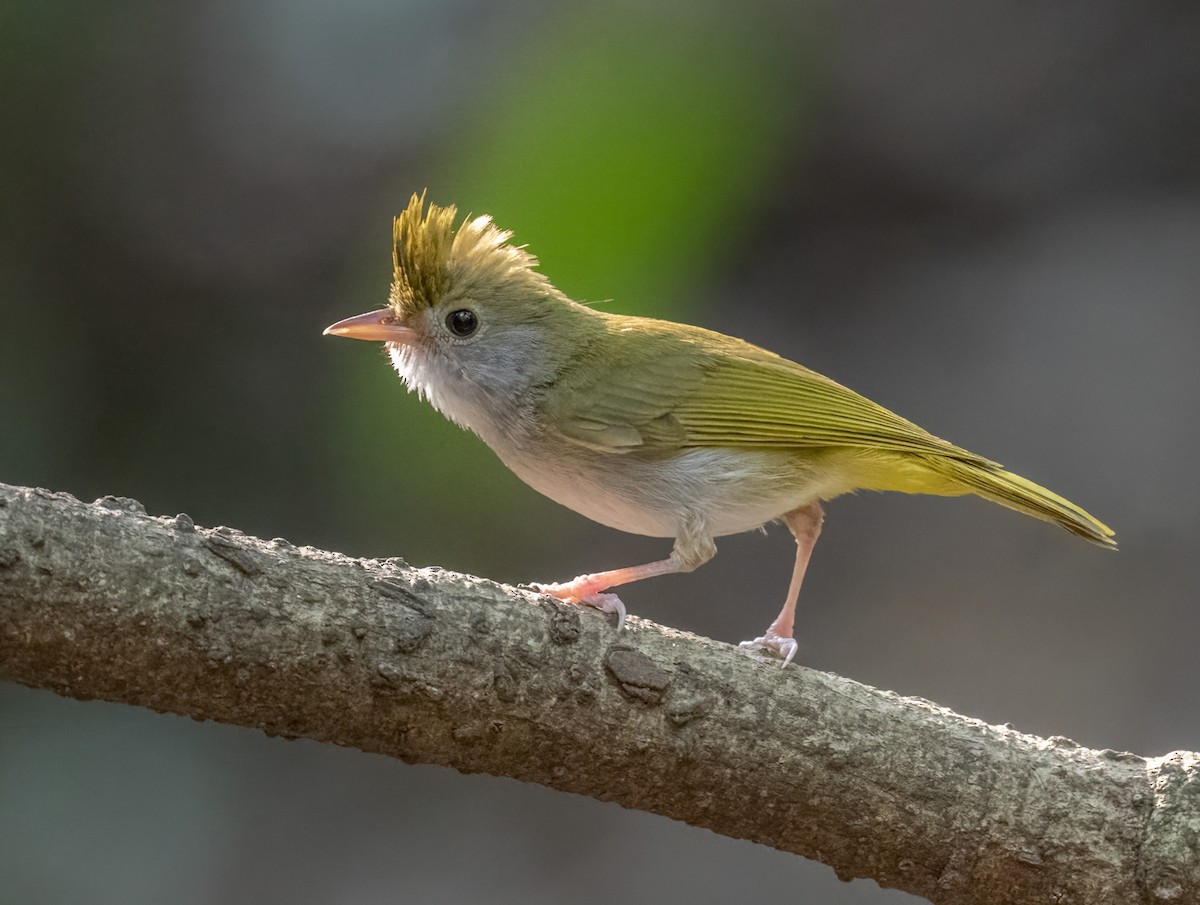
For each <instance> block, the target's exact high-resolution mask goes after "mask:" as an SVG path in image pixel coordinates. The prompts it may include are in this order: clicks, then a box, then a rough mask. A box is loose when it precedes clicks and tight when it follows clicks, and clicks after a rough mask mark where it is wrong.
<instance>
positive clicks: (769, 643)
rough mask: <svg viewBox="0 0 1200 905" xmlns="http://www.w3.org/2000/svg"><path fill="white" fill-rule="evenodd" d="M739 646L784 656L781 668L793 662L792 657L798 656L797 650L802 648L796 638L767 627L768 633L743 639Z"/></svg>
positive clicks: (744, 648)
mask: <svg viewBox="0 0 1200 905" xmlns="http://www.w3.org/2000/svg"><path fill="white" fill-rule="evenodd" d="M738 647H740V648H742V649H743V650H763V651H768V652H769V653H772V654H774V655H775V656H777V657H783V663H781V664H780V668H781V669H782V668H783V667H784V666H787V665H788V664H789V663H791V662H792V657H794V656H796V651H798V650H799V649H800V645H799V644H797V643H796V639H795V638H792V637H790V636H789V637H786V638H785V637H784V636H783V635H777V634H775V633H774V632H773V631H771V630H770V629H767V633H766V634H765V635H763V636H762V637H760V638H755V639H754V640H753V641H743V642H742V643H741V644H739V645H738Z"/></svg>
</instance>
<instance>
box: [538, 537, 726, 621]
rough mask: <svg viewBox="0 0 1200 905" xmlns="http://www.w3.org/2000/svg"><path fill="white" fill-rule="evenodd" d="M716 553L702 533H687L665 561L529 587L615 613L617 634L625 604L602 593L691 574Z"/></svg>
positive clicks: (677, 541) (712, 544) (714, 547)
mask: <svg viewBox="0 0 1200 905" xmlns="http://www.w3.org/2000/svg"><path fill="white" fill-rule="evenodd" d="M716 552H717V547H716V544H714V543H713V542H712V538H711V537H709V536H708V535H707V534H706V533H704V531H703V529H696V530H688V531H685V532H684V533H682V534H680V536H679V537H678V538H676V540H675V547H674V549H673V550H672V551H671V555H670V556H668V557H667V558H666V559H660V560H658V561H657V562H648V563H645V564H644V565H640V566H627V567H625V568H624V569H611V570H609V571H607V572H592V573H590V574H588V575H580V576H579V577H578V578H575V579H573V580H571V581H564V582H555V583H553V584H541V583H537V582H535V583H534V585H533V587H535V588H537V590H539V591H542V592H543V593H545V594H550V595H552V596H554V597H558V598H559V599H560V600H569V601H571V602H572V603H582V604H585V605H586V606H594V607H596V608H597V609H599V610H600V611H601V612H604V613H616V614H617V631H620V630H621V629H622V628H623V627H624V626H625V604H623V603H622V602H621V598H620V597H618V596H617V595H616V594H603V593H601V592H602V591H607V590H608V589H609V588H615V587H618V586H620V585H624V584H631V583H633V582H635V581H641V580H642V579H643V578H654V577H655V576H657V575H671V574H673V573H675V572H691V571H692V570H693V569H698V568H699V567H700V566H702V565H704V564H705V563H706V562H708V561H709V560H710V559H712V558H713V556H714V555H715V554H716Z"/></svg>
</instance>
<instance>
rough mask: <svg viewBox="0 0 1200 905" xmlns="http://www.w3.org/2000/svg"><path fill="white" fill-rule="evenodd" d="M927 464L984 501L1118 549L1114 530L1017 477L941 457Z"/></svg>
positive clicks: (1056, 496)
mask: <svg viewBox="0 0 1200 905" xmlns="http://www.w3.org/2000/svg"><path fill="white" fill-rule="evenodd" d="M929 464H930V465H931V466H932V468H933V470H934V471H936V472H938V473H940V474H942V475H944V476H945V477H947V478H949V479H950V480H952V481H954V482H955V483H957V484H960V485H962V486H963V487H965V488H967V490H969V491H970V492H971V493H974V494H977V495H978V496H981V497H983V498H984V499H985V500H991V501H992V502H994V503H999V504H1000V505H1001V506H1007V507H1008V508H1009V509H1015V510H1017V512H1024V513H1025V514H1026V515H1032V516H1033V517H1034V518H1040V519H1043V520H1044V521H1047V522H1054V524H1056V525H1061V526H1062V527H1063V528H1066V529H1067V530H1068V531H1070V532H1071V533H1072V534H1077V535H1079V536H1080V537H1082V538H1084V539H1085V540H1090V541H1091V542H1092V543H1095V544H1099V545H1100V546H1102V547H1108V548H1110V549H1114V550H1115V549H1116V547H1117V542H1116V541H1115V540H1114V539H1113V535H1114V532H1113V530H1112V529H1111V528H1109V527H1108V525H1106V524H1104V523H1103V522H1102V521H1100V520H1099V519H1098V518H1095V517H1094V516H1092V515H1090V514H1089V513H1087V512H1085V511H1084V510H1083V509H1080V508H1079V507H1078V506H1076V505H1075V504H1074V503H1072V502H1071V501H1070V500H1066V499H1063V498H1062V497H1060V496H1059V495H1058V494H1056V493H1053V492H1051V491H1049V490H1047V489H1046V488H1045V487H1042V486H1041V485H1039V484H1035V483H1033V481H1029V480H1026V479H1025V478H1023V477H1021V476H1020V475H1015V474H1013V473H1012V472H1009V471H1005V470H1004V469H1002V468H1000V466H998V465H995V466H991V467H988V466H987V465H983V466H981V465H976V464H973V463H970V462H962V461H959V460H957V459H950V458H942V457H937V458H931V459H930V460H929Z"/></svg>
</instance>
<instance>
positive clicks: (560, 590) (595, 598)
mask: <svg viewBox="0 0 1200 905" xmlns="http://www.w3.org/2000/svg"><path fill="white" fill-rule="evenodd" d="M577 584H578V579H576V580H575V581H569V582H566V583H558V582H554V583H552V584H543V583H541V582H539V581H535V582H533V583H532V584H531V585H530V587H532V588H533V589H534V590H537V591H541V592H542V593H543V594H549V595H550V596H551V597H557V598H558V599H559V600H566V601H569V602H571V603H579V604H582V605H583V606H590V607H595V608H596V609H598V610H599V611H600V612H602V613H616V614H617V631H618V632H620V631H621V630H622V629H623V628H625V604H624V603H622V602H621V598H620V597H618V596H617V595H616V594H599V593H597V594H579V593H577Z"/></svg>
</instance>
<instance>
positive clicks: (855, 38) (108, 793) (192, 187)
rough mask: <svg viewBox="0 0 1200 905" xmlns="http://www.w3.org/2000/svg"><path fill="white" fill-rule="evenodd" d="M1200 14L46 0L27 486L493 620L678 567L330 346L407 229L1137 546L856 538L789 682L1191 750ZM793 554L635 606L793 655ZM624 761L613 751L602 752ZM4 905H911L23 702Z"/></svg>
mask: <svg viewBox="0 0 1200 905" xmlns="http://www.w3.org/2000/svg"><path fill="white" fill-rule="evenodd" d="M1198 40H1200V9H1198V8H1195V7H1190V6H1185V5H1152V6H1145V5H1141V4H1135V3H1133V2H1115V0H1100V2H1089V3H1083V2H1071V3H1066V4H1054V5H1049V6H1048V5H1041V4H1009V3H1000V2H989V3H982V4H970V5H964V4H952V3H927V4H920V5H917V6H912V5H904V6H897V5H895V4H890V3H884V2H882V0H876V2H864V3H851V4H827V3H793V4H779V3H774V2H769V0H750V2H742V3H738V4H732V3H709V2H691V3H686V4H685V3H662V4H653V5H649V4H638V3H633V2H589V3H578V4H552V3H548V2H545V0H541V2H536V0H526V2H520V3H513V4H490V3H483V2H480V0H440V2H438V0H408V2H398V0H388V2H384V0H343V2H341V3H338V4H330V3H315V2H310V0H302V2H288V3H284V2H282V0H264V2H259V3H252V4H241V3H234V2H231V0H209V2H196V3H189V4H160V3H151V2H146V0H142V2H130V0H125V2H111V3H105V4H89V3H82V2H78V0H75V2H70V0H62V2H54V0H38V2H31V0H8V2H6V3H5V4H4V5H3V7H0V113H2V115H3V123H4V127H3V129H0V229H2V233H0V481H4V482H7V483H12V484H27V485H41V486H46V487H50V488H52V489H55V490H66V491H70V492H72V493H74V494H76V495H77V496H79V497H81V498H83V499H92V498H94V497H98V496H101V495H104V494H120V495H126V496H132V497H135V498H138V499H140V500H142V501H143V502H144V503H145V504H146V506H147V507H148V509H149V510H150V511H151V512H153V513H159V514H171V513H175V512H178V511H186V512H188V513H190V514H191V515H192V516H193V517H194V518H195V519H196V520H197V522H199V523H201V524H205V525H217V524H227V525H232V526H236V527H238V528H241V529H243V530H245V531H247V532H249V533H254V534H258V535H261V536H265V537H273V536H279V535H282V536H285V537H287V538H289V539H290V540H292V541H293V542H296V543H304V544H313V545H317V546H321V547H326V548H330V549H335V550H340V551H343V552H346V553H350V554H354V555H361V556H386V555H400V556H404V557H405V558H407V559H408V560H409V561H410V562H413V563H416V564H439V565H443V566H446V567H448V568H452V569H457V570H462V571H470V572H476V573H480V574H484V575H487V576H489V577H492V578H495V579H499V580H503V581H510V582H515V581H527V580H533V579H538V580H557V579H563V578H569V577H571V576H573V575H575V574H577V573H579V572H581V571H586V570H592V569H596V568H602V567H612V566H618V565H627V564H629V563H633V562H641V561H645V560H648V559H653V558H658V557H659V556H661V555H662V554H664V553H665V551H666V545H665V544H664V543H662V542H656V541H653V540H648V539H645V538H636V537H630V536H624V535H620V534H617V533H615V532H612V531H610V530H608V529H605V528H602V527H600V526H598V525H593V524H591V523H588V522H587V521H585V520H584V519H583V518H582V517H579V516H576V515H574V514H573V513H570V512H567V511H565V510H563V509H561V508H559V507H557V506H555V505H554V504H553V503H550V502H548V501H546V500H544V499H542V498H540V497H539V496H537V495H536V494H535V493H534V492H533V491H531V490H529V489H527V488H525V487H524V486H523V485H522V484H521V483H520V482H519V481H518V480H517V479H516V478H514V477H513V476H512V475H510V474H509V473H508V472H506V471H505V470H504V469H503V468H502V467H501V466H500V465H499V464H498V462H497V461H496V460H495V459H494V458H493V457H492V455H491V454H490V452H489V451H488V450H487V449H486V448H485V447H484V446H483V445H482V444H481V443H480V442H479V441H478V440H477V439H475V438H474V437H471V436H469V435H467V434H464V433H462V432H460V431H459V430H457V429H456V428H454V427H453V426H451V425H449V424H448V423H446V422H444V421H442V420H441V419H440V417H439V416H437V415H436V414H435V413H433V412H432V411H430V410H428V409H427V408H426V407H425V406H423V405H422V404H421V403H419V402H418V401H417V400H416V399H415V398H413V397H410V396H408V395H406V393H405V391H404V389H403V387H402V385H401V384H400V382H399V381H398V380H397V379H396V377H395V375H394V374H393V373H392V372H391V371H390V369H389V368H388V366H387V364H386V362H385V360H384V357H383V354H382V352H381V351H379V350H377V349H373V348H371V347H370V346H367V345H365V344H359V343H346V342H335V341H332V340H329V339H323V338H322V337H321V335H320V334H321V330H322V329H323V328H324V327H325V326H326V325H327V324H329V323H330V322H332V321H334V320H337V319H339V318H341V317H344V316H347V315H350V314H355V313H358V312H360V311H364V310H367V309H369V308H373V307H378V306H379V305H380V304H382V302H383V301H384V300H385V298H386V293H387V288H388V280H389V277H390V250H389V240H390V223H391V217H392V215H393V214H394V213H396V212H398V211H399V209H400V208H401V207H402V205H403V204H404V202H405V201H406V200H407V198H408V196H409V194H410V193H411V192H413V191H420V190H421V189H423V188H425V187H428V189H429V195H430V198H431V199H432V200H435V201H437V202H439V203H456V204H458V205H459V207H460V209H461V210H462V212H463V213H466V212H467V211H473V212H476V213H483V212H487V213H491V214H492V215H494V217H495V218H496V220H497V222H498V223H499V224H500V225H502V226H503V227H506V228H509V229H512V230H514V231H515V233H516V241H518V242H521V243H528V245H529V246H530V248H531V249H532V251H534V252H535V253H536V254H537V255H538V256H539V257H540V258H541V260H542V262H543V269H544V271H545V272H546V273H547V274H548V275H549V276H550V277H551V278H552V279H553V280H554V281H555V282H556V283H557V284H558V285H559V286H560V288H562V289H563V290H564V291H566V292H567V293H568V294H569V295H571V296H572V297H574V298H577V299H581V300H588V301H603V300H611V302H609V304H610V305H611V308H612V310H620V311H627V312H636V313H646V314H654V315H660V316H666V317H671V318H676V319H682V320H688V321H691V322H694V323H699V324H703V325H705V326H709V327H712V328H715V329H719V330H723V331H726V332H730V333H735V334H738V335H740V336H743V337H745V338H747V339H750V340H752V341H756V342H759V343H761V344H764V345H767V346H769V347H770V348H772V349H775V350H776V351H779V352H781V353H783V354H785V355H788V356H789V357H792V358H796V359H798V360H800V361H803V362H805V363H806V364H808V365H810V366H812V367H815V368H817V369H818V370H821V371H823V372H825V373H828V374H829V375H830V376H833V377H835V378H837V379H839V380H841V381H843V382H845V383H848V384H849V385H851V386H853V387H855V388H856V389H858V390H860V391H861V392H864V393H866V394H867V395H869V396H871V397H873V398H875V399H877V400H878V401H880V402H882V403H884V404H886V405H888V406H889V407H892V408H895V409H896V410H898V411H900V412H901V413H902V414H905V415H906V416H908V417H910V418H912V419H913V420H915V421H917V422H918V423H920V424H922V425H924V426H926V427H928V428H929V429H930V430H932V431H934V432H935V433H938V434H940V435H943V436H946V437H947V438H949V439H951V440H953V441H955V442H957V443H960V444H963V445H965V446H967V447H969V448H972V449H975V450H977V451H978V452H981V453H983V454H985V455H988V456H990V457H992V458H996V459H998V460H1000V461H1003V462H1005V463H1006V464H1007V465H1009V466H1010V467H1012V468H1013V469H1015V470H1017V471H1019V472H1020V473H1022V474H1025V475H1027V476H1028V477H1030V478H1033V479H1034V480H1037V481H1040V482H1044V483H1045V484H1047V485H1048V486H1050V487H1052V488H1053V489H1055V490H1057V491H1059V492H1061V493H1063V494H1065V495H1067V496H1068V497H1070V498H1071V499H1073V500H1075V501H1077V502H1079V503H1080V504H1082V505H1084V506H1085V507H1086V508H1088V509H1090V510H1091V511H1093V512H1095V513H1096V514H1097V515H1099V516H1100V517H1102V518H1104V519H1105V520H1106V521H1108V522H1109V523H1110V524H1112V525H1113V526H1114V527H1115V528H1116V529H1117V531H1118V539H1119V540H1120V542H1121V545H1122V550H1121V552H1120V553H1119V554H1116V555H1105V554H1104V553H1102V552H1100V551H1098V550H1096V549H1094V548H1091V547H1089V546H1088V545H1086V544H1083V543H1081V542H1079V541H1078V540H1076V539H1074V538H1071V537H1070V536H1069V535H1067V534H1066V533H1065V532H1061V531H1056V530H1054V529H1052V528H1050V527H1048V526H1045V525H1041V524H1038V523H1036V522H1034V521H1032V520H1029V519H1023V518H1021V517H1019V516H1016V515H1014V514H1011V513H1008V512H1005V511H1004V510H1001V509H1000V508H998V507H990V506H986V505H984V504H982V503H979V502H976V501H964V500H933V499H925V498H908V497H901V496H878V495H861V496H857V497H852V498H847V499H843V500H839V501H837V502H835V503H833V504H832V505H831V506H829V507H828V509H829V520H828V522H827V528H826V532H825V534H824V536H823V538H822V541H821V544H820V546H819V548H818V552H817V554H816V557H815V559H814V565H813V568H812V570H811V571H810V576H809V581H808V583H807V584H806V588H805V592H806V593H805V596H804V599H803V601H802V603H801V615H800V619H799V623H798V636H799V637H800V639H801V645H802V646H801V654H800V660H801V661H802V662H804V663H806V664H808V665H811V666H814V667H816V668H820V669H829V670H833V671H835V672H838V673H841V674H843V675H848V676H851V677H853V678H855V679H858V680H861V681H864V682H868V683H871V684H875V685H879V686H882V687H886V688H891V689H895V690H897V691H899V692H902V693H905V694H916V695H921V696H924V697H927V698H930V699H932V700H935V701H937V702H939V703H941V704H944V705H946V706H949V707H953V708H955V709H957V710H959V711H961V712H964V713H967V714H970V715H972V716H977V717H979V718H982V719H985V720H988V721H990V722H1006V721H1007V722H1012V723H1014V724H1015V725H1016V726H1017V727H1018V728H1019V729H1022V730H1025V731H1029V732H1035V733H1039V734H1043V735H1050V734H1062V735H1068V736H1071V737H1073V738H1075V739H1076V740H1078V741H1079V742H1080V743H1082V744H1086V745H1090V746H1093V747H1098V748H1102V747H1112V748H1122V749H1130V750H1134V751H1137V752H1139V753H1142V754H1161V753H1165V752H1166V751H1169V750H1172V749H1176V748H1188V749H1200V720H1198V719H1197V713H1198V711H1200V691H1198V690H1197V689H1198V688H1200V659H1198V658H1197V638H1198V637H1200V605H1198V604H1200V599H1198V598H1200V578H1198V576H1197V570H1196V569H1195V566H1194V560H1195V550H1196V546H1197V543H1198V541H1200V516H1198V515H1197V513H1198V512H1200V481H1198V480H1197V477H1196V471H1195V467H1194V459H1195V451H1196V450H1197V449H1200V418H1198V417H1197V415H1196V411H1197V395H1198V391H1200V355H1198V353H1197V347H1198V345H1200V298H1198V288H1197V287H1200V55H1198V54H1196V52H1195V48H1196V46H1197V41H1198ZM790 546H791V545H790V541H789V539H788V538H787V536H786V532H784V531H782V530H781V529H772V530H771V531H770V532H769V534H768V536H767V537H765V538H764V537H761V536H759V535H757V534H749V535H744V536H739V537H734V538H728V539H725V540H724V541H722V542H721V544H720V550H721V555H720V556H718V558H717V559H716V560H715V561H714V562H713V563H711V564H710V565H708V566H706V567H705V568H704V570H703V571H701V572H700V573H698V574H694V575H690V576H679V577H673V578H666V579H661V580H657V581H654V582H652V583H647V584H645V585H642V586H637V587H633V588H630V589H629V590H628V592H627V593H625V594H624V595H623V597H624V599H625V601H626V603H627V604H628V605H629V608H630V610H631V612H634V613H637V614H640V615H644V616H647V617H649V618H653V619H656V620H658V621H661V622H664V623H667V624H670V625H675V626H679V627H681V628H686V629H689V630H692V631H695V632H698V633H701V634H706V635H709V636H712V637H715V638H719V639H722V640H726V641H731V642H732V641H737V640H739V639H742V638H746V637H750V636H753V635H756V634H758V633H759V632H761V630H762V629H763V627H765V625H766V624H767V622H768V621H769V620H770V619H771V618H772V616H773V615H774V613H775V612H776V610H777V608H778V604H779V602H780V599H781V596H782V593H783V590H784V589H785V587H786V583H787V577H788V574H789V572H790V568H791V552H790ZM581 755H582V756H586V753H585V752H581ZM0 878H3V880H2V881H0V901H3V902H5V903H7V902H10V901H11V902H14V903H17V902H20V903H25V902H37V903H78V902H88V903H109V902H111V903H127V905H128V903H158V902H163V901H171V902H175V903H193V902H194V903H206V902H258V901H289V902H292V903H310V902H311V903H324V902H339V903H391V902H459V901H482V902H521V903H524V902H529V901H574V902H583V903H587V902H597V903H599V902H606V903H607V902H611V901H614V900H615V901H624V900H630V899H633V900H639V901H641V900H649V901H657V902H676V901H679V902H684V901H686V902H689V903H708V902H713V903H718V902H727V901H731V900H734V901H742V900H745V899H748V898H754V899H759V898H770V899H776V900H777V899H780V898H784V897H786V898H787V899H788V900H790V901H793V902H797V901H799V902H812V903H859V902H861V903H874V902H885V901H891V902H899V901H901V900H910V901H915V900H912V899H911V897H907V896H904V895H902V894H899V893H895V892H884V891H880V890H879V889H877V888H876V887H875V886H874V884H872V883H869V882H863V881H859V882H854V883H850V884H843V883H840V882H838V881H837V880H836V879H835V878H834V877H833V875H832V872H831V871H829V870H828V869H826V868H824V867H822V866H820V865H817V864H812V863H808V862H805V861H803V860H801V859H799V858H795V857H793V856H789V855H784V854H781V853H778V852H773V851H769V850H767V849H765V848H762V847H757V846H752V845H749V844H746V843H739V842H734V841H731V840H727V839H723V838H720V837H717V836H715V835H713V834H711V833H708V832H706V831H702V830H696V829H692V828H689V827H685V826H683V825H680V824H676V823H673V822H671V821H667V820H665V819H662V818H657V817H651V816H649V815H645V814H638V813H632V812H627V811H623V810H621V809H619V808H617V807H615V806H613V805H605V804H600V803H598V802H594V801H590V800H584V799H579V798H575V797H570V796H565V795H560V794H557V793H552V792H549V791H547V790H545V789H541V788H537V787H532V786H525V785H521V784H518V783H514V782H511V781H506V780H498V779H491V778H487V777H465V776H459V775H457V774H455V773H452V772H450V771H447V770H439V769H434V768H423V767H411V766H405V765H402V764H400V763H393V762H391V761H387V760H385V759H382V758H378V757H373V756H368V755H364V754H361V753H359V752H354V751H347V750H340V749H333V748H330V747H328V746H320V745H315V744H312V743H307V742H285V741H282V740H279V739H267V738H265V737H262V736H261V735H259V734H257V733H254V732H251V731H247V730H238V729H232V728H229V727H224V726H218V725H201V724H197V723H193V722H190V721H187V720H183V719H179V718H175V717H170V716H159V715H154V714H150V713H148V712H142V711H138V710H134V709H131V708H124V707H119V706H115V705H106V704H100V703H89V704H81V703H77V702H72V701H66V700H61V699H58V698H56V697H54V696H53V695H50V694H48V693H44V692H34V691H30V690H27V689H23V688H19V687H15V686H2V687H0Z"/></svg>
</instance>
